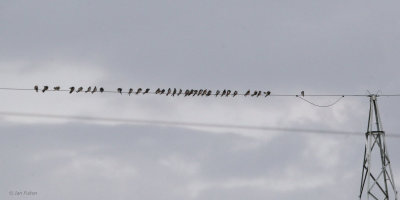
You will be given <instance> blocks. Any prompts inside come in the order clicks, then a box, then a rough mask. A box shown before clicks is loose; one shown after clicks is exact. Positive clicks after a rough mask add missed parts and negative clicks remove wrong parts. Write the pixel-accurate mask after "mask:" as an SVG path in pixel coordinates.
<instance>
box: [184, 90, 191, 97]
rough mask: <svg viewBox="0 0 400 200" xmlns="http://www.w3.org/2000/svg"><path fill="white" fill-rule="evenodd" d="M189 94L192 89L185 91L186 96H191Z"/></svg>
mask: <svg viewBox="0 0 400 200" xmlns="http://www.w3.org/2000/svg"><path fill="white" fill-rule="evenodd" d="M189 94H190V90H188V89H186V91H185V97H187V96H189Z"/></svg>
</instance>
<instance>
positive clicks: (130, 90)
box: [128, 88, 133, 96]
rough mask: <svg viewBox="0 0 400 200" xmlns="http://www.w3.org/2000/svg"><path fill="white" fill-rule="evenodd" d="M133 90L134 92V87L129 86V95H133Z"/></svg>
mask: <svg viewBox="0 0 400 200" xmlns="http://www.w3.org/2000/svg"><path fill="white" fill-rule="evenodd" d="M132 92H133V89H132V88H129V91H128V95H129V96H131V94H132Z"/></svg>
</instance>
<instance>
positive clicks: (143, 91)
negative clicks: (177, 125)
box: [34, 85, 304, 97]
mask: <svg viewBox="0 0 400 200" xmlns="http://www.w3.org/2000/svg"><path fill="white" fill-rule="evenodd" d="M49 89H50V88H49V86H44V87H43V88H42V89H39V86H37V85H35V87H34V90H35V91H36V92H39V91H41V92H43V93H44V92H46V91H49ZM53 91H69V93H70V94H72V93H73V92H76V93H80V92H82V93H83V92H84V93H92V94H94V93H96V92H100V93H103V92H117V93H119V94H121V95H122V93H127V94H128V95H129V96H130V95H131V94H135V95H138V94H158V95H166V96H169V95H170V96H180V95H183V96H184V97H187V96H207V97H208V96H212V95H213V96H216V97H218V96H221V97H224V96H225V97H228V96H232V97H235V96H237V95H243V96H245V97H246V96H251V97H259V96H261V95H262V96H264V97H267V96H269V95H271V91H261V90H254V91H251V90H248V91H247V92H246V93H244V94H239V92H238V91H237V90H235V91H232V90H227V89H225V90H222V91H221V90H216V91H215V93H213V92H212V90H208V89H199V90H195V89H186V90H185V91H184V90H182V89H176V88H174V89H172V88H168V89H161V88H158V89H157V90H156V91H155V92H151V90H150V88H146V89H142V88H138V89H137V90H134V89H132V88H130V89H129V90H128V92H123V90H122V88H117V90H116V91H105V90H104V88H102V87H100V88H97V86H95V87H93V88H92V87H88V88H86V89H84V88H83V87H79V88H75V87H70V88H69V90H61V87H60V86H56V87H53ZM300 94H301V96H304V91H301V93H300Z"/></svg>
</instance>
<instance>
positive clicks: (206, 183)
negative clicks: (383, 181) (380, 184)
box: [0, 0, 400, 200]
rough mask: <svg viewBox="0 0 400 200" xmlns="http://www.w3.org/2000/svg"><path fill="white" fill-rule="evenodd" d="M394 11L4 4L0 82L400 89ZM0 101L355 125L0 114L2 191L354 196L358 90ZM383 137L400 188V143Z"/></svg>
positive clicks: (54, 108)
mask: <svg viewBox="0 0 400 200" xmlns="http://www.w3.org/2000/svg"><path fill="white" fill-rule="evenodd" d="M399 7H400V3H399V2H398V1H394V0H388V1H383V2H382V1H372V0H363V1H361V0H354V1H353V0H350V1H349V0H346V1H344V0H337V1H330V2H327V1H311V0H303V1H256V0H255V1H236V0H229V1H228V0H220V1H209V0H203V1H178V0H176V1H123V0H117V1H104V0H96V1H94V0H69V1H61V0H51V1H50V0H36V1H22V0H13V1H8V0H0V87H17V88H33V86H34V85H36V84H38V85H40V86H41V87H42V86H43V85H49V86H56V85H60V86H61V87H62V88H64V89H67V88H69V87H70V86H84V87H88V86H95V85H96V86H103V87H104V88H106V89H107V90H116V88H118V87H122V88H124V89H125V90H126V89H127V88H130V87H132V88H137V87H145V88H147V87H150V88H158V87H164V88H169V87H171V88H175V87H176V88H199V89H200V88H209V89H213V90H216V89H225V88H230V89H237V90H240V91H245V90H247V89H257V90H265V91H266V90H270V91H272V93H274V94H277V93H281V94H282V93H285V94H288V93H290V94H299V93H300V91H302V90H304V91H305V92H306V94H310V93H313V94H343V93H346V94H351V93H356V94H367V90H369V91H371V92H377V91H378V90H381V91H382V92H383V93H386V94H393V93H400V91H399V88H398V85H399V84H400V79H399V78H398V76H399V74H400V69H399V66H400V56H399V54H400V14H399V12H398V8H399ZM0 98H1V104H0V112H24V113H42V114H58V115H83V116H97V117H115V118H127V119H147V120H169V121H185V122H198V123H221V124H237V125H253V126H271V127H282V128H302V129H322V130H339V131H340V130H343V131H357V132H359V133H360V135H359V136H340V135H327V134H304V133H298V132H274V131H268V132H261V131H248V130H237V129H223V130H221V129H209V128H201V129H199V128H183V127H167V126H156V125H148V124H147V125H143V124H136V125H135V124H123V123H102V122H87V121H79V120H65V119H63V120H61V119H58V120H54V119H36V118H26V117H25V118H22V117H11V116H5V115H0V177H1V178H0V199H22V198H24V199H40V200H53V199H60V200H64V199H65V200H69V199H77V200H86V199H99V200H103V199H104V200H106V199H107V200H108V199H121V200H125V199H145V200H159V199H165V200H177V199H178V200H179V199H182V200H188V199H193V200H212V199H215V200H217V199H218V200H220V199H227V200H243V199H254V200H258V199H282V200H286V199H287V200H289V199H299V200H308V199H326V200H337V199H343V200H351V199H356V198H357V195H358V193H359V185H360V179H361V167H362V156H363V150H364V144H365V137H364V136H363V134H364V132H365V131H366V127H367V118H368V108H369V101H368V98H365V97H346V98H344V99H343V100H342V101H340V102H339V103H338V104H336V105H335V106H333V107H330V108H317V107H314V106H312V105H310V104H308V103H306V102H304V101H301V100H300V99H298V98H295V97H291V98H288V97H271V98H243V97H238V98H170V97H165V96H163V97H162V96H153V95H151V96H150V95H149V96H140V97H139V96H134V97H129V96H126V95H123V96H121V95H117V94H93V95H84V94H74V95H69V94H67V93H45V94H42V93H35V92H33V91H0ZM310 100H312V101H314V102H316V103H319V104H329V103H331V102H333V101H335V100H336V98H330V97H328V98H326V97H324V98H320V97H319V98H310ZM379 106H380V109H381V115H382V116H381V117H382V120H383V126H384V129H385V131H386V132H387V134H400V125H399V123H398V120H397V119H398V118H399V117H400V108H399V106H398V99H397V98H389V97H381V98H380V99H379ZM387 139H388V150H389V153H390V155H391V159H392V165H393V172H394V174H395V180H396V181H397V182H398V183H399V184H400V157H399V156H398V154H399V153H400V146H399V145H398V143H399V141H400V140H399V139H396V138H387ZM398 188H399V187H398ZM14 191H32V192H37V195H33V196H23V197H16V196H14V195H10V193H9V192H14Z"/></svg>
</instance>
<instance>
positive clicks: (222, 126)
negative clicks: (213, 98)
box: [0, 112, 400, 138]
mask: <svg viewBox="0 0 400 200" xmlns="http://www.w3.org/2000/svg"><path fill="white" fill-rule="evenodd" d="M0 115H2V116H12V117H30V118H50V119H67V120H79V121H98V122H119V123H126V124H148V125H157V126H175V127H202V128H220V129H240V130H255V131H279V132H296V133H314V134H322V135H323V134H330V135H343V136H362V135H363V134H362V133H361V132H355V131H336V130H316V129H297V128H282V127H267V126H252V125H235V124H215V123H197V122H182V121H165V120H147V119H124V118H108V117H92V116H68V115H55V114H38V113H22V112H0ZM387 136H388V137H395V138H400V135H398V134H391V135H387Z"/></svg>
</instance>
